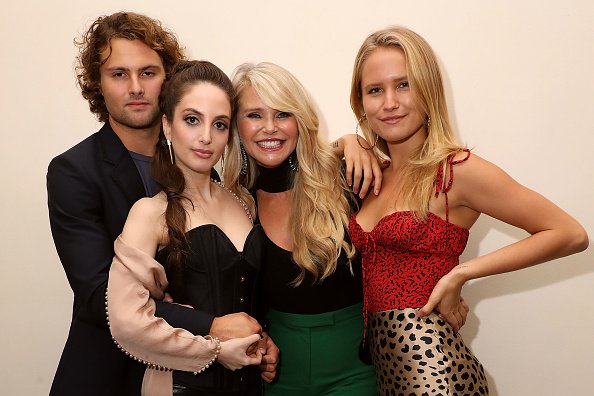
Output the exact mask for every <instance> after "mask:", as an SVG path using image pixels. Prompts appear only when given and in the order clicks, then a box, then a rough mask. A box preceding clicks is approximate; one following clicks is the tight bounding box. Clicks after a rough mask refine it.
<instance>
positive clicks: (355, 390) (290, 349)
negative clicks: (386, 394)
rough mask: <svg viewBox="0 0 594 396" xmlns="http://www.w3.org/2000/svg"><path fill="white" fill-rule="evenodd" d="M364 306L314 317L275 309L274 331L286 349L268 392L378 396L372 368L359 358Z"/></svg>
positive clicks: (272, 313) (285, 395) (301, 395)
mask: <svg viewBox="0 0 594 396" xmlns="http://www.w3.org/2000/svg"><path fill="white" fill-rule="evenodd" d="M361 308H362V304H356V305H353V306H351V307H347V308H343V309H340V310H338V311H334V312H327V313H322V314H315V315H298V314H289V313H284V312H278V311H270V312H269V314H268V319H269V320H270V332H269V333H270V336H271V337H272V339H273V340H274V342H275V343H276V345H277V346H278V347H279V348H280V350H281V353H280V361H279V365H278V371H277V376H276V379H275V381H274V382H273V383H272V384H265V386H264V394H265V396H275V395H278V396H292V395H295V396H297V395H298V396H308V395H311V396H314V395H316V396H317V395H334V396H340V395H344V396H373V395H377V391H376V386H375V374H374V370H373V366H372V365H366V364H364V363H363V362H361V360H360V359H359V343H360V341H361V337H362V335H363V318H362V316H361Z"/></svg>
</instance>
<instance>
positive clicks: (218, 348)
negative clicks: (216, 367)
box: [194, 335, 221, 375]
mask: <svg viewBox="0 0 594 396" xmlns="http://www.w3.org/2000/svg"><path fill="white" fill-rule="evenodd" d="M207 337H208V338H210V339H211V340H213V341H214V342H215V344H216V347H215V351H214V356H213V357H212V359H210V360H209V362H208V363H206V364H205V365H204V366H202V367H201V368H200V369H199V370H198V371H194V375H198V374H199V373H202V372H203V371H204V370H206V369H207V368H209V367H210V366H212V365H213V363H214V362H215V360H217V358H218V357H219V354H220V353H221V340H220V339H219V337H217V336H210V335H208V336H206V337H204V338H207Z"/></svg>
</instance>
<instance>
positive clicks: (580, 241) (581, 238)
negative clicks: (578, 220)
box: [567, 224, 590, 254]
mask: <svg viewBox="0 0 594 396" xmlns="http://www.w3.org/2000/svg"><path fill="white" fill-rule="evenodd" d="M589 244H590V239H589V238H588V233H587V232H586V230H585V229H584V227H582V226H581V225H579V224H577V225H576V226H575V227H573V229H572V230H571V232H570V233H569V235H568V238H567V248H568V251H569V252H568V254H574V253H579V252H582V251H584V250H586V249H587V248H588V245H589Z"/></svg>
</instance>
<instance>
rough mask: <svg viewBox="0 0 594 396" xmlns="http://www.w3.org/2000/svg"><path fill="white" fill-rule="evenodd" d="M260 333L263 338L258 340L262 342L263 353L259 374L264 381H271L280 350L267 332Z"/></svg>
mask: <svg viewBox="0 0 594 396" xmlns="http://www.w3.org/2000/svg"><path fill="white" fill-rule="evenodd" d="M262 335H263V336H264V338H263V339H262V340H261V341H260V342H261V343H263V344H264V349H265V353H264V354H263V355H262V362H261V363H260V375H261V376H262V379H263V380H264V381H266V382H268V383H271V382H272V381H273V380H274V377H275V376H276V366H277V365H278V357H279V354H280V350H279V349H278V347H277V346H276V344H275V343H274V341H272V338H270V337H268V334H267V333H263V334H262Z"/></svg>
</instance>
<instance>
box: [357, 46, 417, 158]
mask: <svg viewBox="0 0 594 396" xmlns="http://www.w3.org/2000/svg"><path fill="white" fill-rule="evenodd" d="M361 94H362V103H363V110H364V111H365V114H366V118H367V122H368V123H369V127H370V128H371V130H372V131H373V132H375V133H376V134H377V135H379V136H380V137H381V138H383V139H384V140H385V141H386V143H388V144H390V143H403V142H406V143H407V144H411V145H412V146H415V147H416V146H419V145H422V144H423V142H424V140H425V138H426V137H427V133H426V130H425V125H424V120H425V116H424V114H422V112H421V111H420V110H419V109H418V107H417V106H416V103H415V101H414V97H413V94H412V92H411V88H410V85H409V80H408V75H407V69H406V56H405V54H404V51H402V49H400V48H398V47H379V48H377V49H375V50H373V52H372V53H371V54H370V55H369V57H368V58H367V59H366V60H365V62H364V63H363V67H362V69H361Z"/></svg>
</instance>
